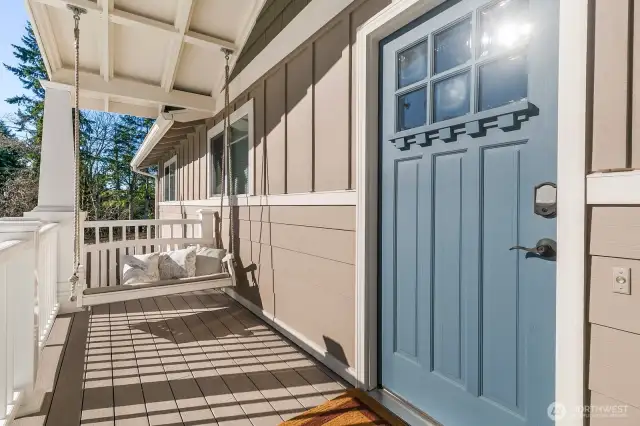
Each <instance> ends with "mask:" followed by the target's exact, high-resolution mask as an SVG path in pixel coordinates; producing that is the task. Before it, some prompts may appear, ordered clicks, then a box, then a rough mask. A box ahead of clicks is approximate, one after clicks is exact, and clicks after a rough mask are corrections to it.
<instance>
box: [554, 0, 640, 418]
mask: <svg viewBox="0 0 640 426" xmlns="http://www.w3.org/2000/svg"><path fill="white" fill-rule="evenodd" d="M634 3H635V5H634ZM593 16H594V18H593V22H594V25H593V31H594V35H593V64H594V65H593V93H592V96H593V112H592V114H593V116H592V124H593V128H592V130H593V133H592V147H591V148H592V149H591V159H590V162H589V164H588V165H587V167H588V168H589V169H590V171H592V172H603V171H605V172H606V171H611V169H614V170H618V169H629V168H639V167H640V107H636V104H637V100H636V98H637V96H638V93H640V63H639V62H638V61H640V40H638V37H640V4H638V2H636V1H635V0H619V1H608V0H596V2H595V6H594V8H593ZM634 28H635V29H634ZM560 143H562V141H560ZM587 211H588V213H589V215H588V217H587V220H588V222H587V223H588V227H589V228H588V230H587V231H588V242H589V246H588V247H589V253H588V256H589V262H588V271H587V273H588V275H587V276H588V294H589V305H588V321H589V323H590V327H589V334H588V342H589V351H588V357H589V358H588V361H589V369H588V374H589V377H588V387H589V390H590V398H591V399H590V403H591V405H593V406H595V407H602V408H603V409H605V408H606V407H610V406H615V405H626V406H628V408H627V409H626V415H625V416H621V417H617V418H612V417H610V416H594V417H593V418H591V419H590V424H591V426H605V425H606V426H626V425H637V424H640V386H639V385H638V383H640V362H638V360H640V287H639V286H640V278H636V277H640V246H638V241H639V240H640V207H638V206H630V205H617V206H606V205H602V206H600V205H599V206H590V208H588V209H587ZM614 267H626V268H630V270H631V295H623V294H618V293H614V292H613V270H612V268H614ZM634 281H635V282H634ZM558 285H562V283H558Z"/></svg>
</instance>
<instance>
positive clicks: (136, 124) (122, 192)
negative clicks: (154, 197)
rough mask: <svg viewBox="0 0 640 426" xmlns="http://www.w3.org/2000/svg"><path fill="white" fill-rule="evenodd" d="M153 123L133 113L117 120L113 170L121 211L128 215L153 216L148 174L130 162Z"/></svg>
mask: <svg viewBox="0 0 640 426" xmlns="http://www.w3.org/2000/svg"><path fill="white" fill-rule="evenodd" d="M152 124H153V121H152V120H150V119H148V118H140V117H134V116H131V115H123V116H121V117H120V119H119V120H118V123H117V124H116V128H115V134H114V140H113V144H112V147H111V158H113V160H114V161H113V164H112V167H111V169H110V174H111V176H112V177H113V186H114V189H115V191H116V192H117V195H118V197H117V200H116V202H117V203H118V205H119V209H118V215H119V216H125V215H126V218H127V219H133V218H135V217H140V216H143V217H149V214H150V212H149V210H150V209H149V203H148V198H149V185H148V182H146V181H147V180H148V178H146V177H143V176H140V175H139V174H137V173H134V172H133V171H132V170H131V168H130V166H129V165H130V164H131V160H133V157H134V156H135V155H136V152H137V151H138V148H139V147H140V144H141V143H142V141H143V140H144V137H145V135H146V134H147V132H148V131H149V129H150V128H151V125H152ZM145 188H146V193H145Z"/></svg>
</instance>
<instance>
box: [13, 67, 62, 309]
mask: <svg viewBox="0 0 640 426" xmlns="http://www.w3.org/2000/svg"><path fill="white" fill-rule="evenodd" d="M40 84H42V87H44V89H45V98H44V119H43V129H42V147H41V151H40V181H39V185H38V206H37V207H36V208H35V209H33V211H31V212H28V213H25V214H24V215H25V217H29V218H36V219H39V220H41V221H43V222H56V223H59V224H60V230H59V234H58V301H59V303H60V310H61V311H67V312H68V311H69V310H72V309H73V306H74V305H73V304H70V303H69V302H68V298H69V289H70V286H69V277H70V276H71V274H72V273H73V234H74V227H73V191H74V188H75V184H74V168H75V158H74V157H75V154H74V148H73V110H72V103H71V101H72V99H73V97H72V94H71V88H69V87H66V86H60V85H57V84H55V83H51V82H49V81H44V80H41V81H40Z"/></svg>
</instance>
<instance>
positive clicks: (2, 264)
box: [0, 219, 58, 425]
mask: <svg viewBox="0 0 640 426" xmlns="http://www.w3.org/2000/svg"><path fill="white" fill-rule="evenodd" d="M0 231H1V232H2V233H0V425H4V424H5V423H6V422H8V421H10V420H11V419H12V418H13V417H14V416H15V414H16V412H17V408H18V407H19V405H20V402H21V400H22V398H23V397H24V395H25V393H26V392H29V391H32V390H33V389H34V385H35V379H36V373H37V365H38V355H39V352H40V349H41V348H42V347H43V346H44V343H45V341H46V338H47V336H48V334H49V331H50V330H51V326H52V325H53V322H54V320H55V316H56V314H57V311H58V301H57V286H58V279H57V263H58V252H57V248H58V225H57V224H48V225H44V226H43V225H42V224H41V223H40V222H37V221H33V220H31V221H29V220H20V219H10V220H6V219H1V220H0Z"/></svg>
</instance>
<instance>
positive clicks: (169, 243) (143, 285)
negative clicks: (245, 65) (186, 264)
mask: <svg viewBox="0 0 640 426" xmlns="http://www.w3.org/2000/svg"><path fill="white" fill-rule="evenodd" d="M68 8H69V9H70V10H71V11H72V12H73V19H74V22H75V27H74V42H75V81H74V83H75V87H74V89H75V104H74V107H75V111H76V112H75V113H74V152H75V167H74V237H73V249H74V250H73V274H72V275H71V277H70V278H69V282H70V287H71V288H70V290H71V291H70V293H71V296H70V301H71V302H76V305H77V306H78V307H79V308H84V307H91V306H95V305H101V304H107V303H113V302H123V301H127V300H135V299H139V298H144V297H156V296H167V295H173V294H179V293H185V292H190V291H198V290H206V289H213V288H224V287H230V286H234V285H235V280H236V275H235V269H234V267H235V263H234V256H233V253H234V251H235V239H234V237H235V229H234V228H235V227H234V218H233V215H234V209H233V208H232V207H231V206H229V220H230V226H229V244H228V253H227V254H226V256H224V257H223V258H222V259H221V262H220V263H221V264H220V266H221V271H220V273H212V274H208V275H203V276H194V277H188V278H177V279H169V280H160V281H149V282H136V283H135V284H122V283H120V284H117V283H116V281H115V280H112V281H111V284H117V285H106V286H102V284H103V282H99V284H98V285H96V284H97V283H96V282H95V281H100V280H99V279H97V280H95V281H94V277H92V280H91V285H90V286H89V285H88V283H87V277H86V273H85V272H86V270H85V267H84V265H83V264H82V263H81V257H82V256H83V257H84V258H83V261H84V262H86V261H87V254H89V253H90V254H91V256H100V255H101V254H103V253H107V252H109V251H111V252H110V254H109V256H110V259H111V263H112V267H113V269H112V271H113V270H115V269H116V268H115V266H113V264H115V262H114V261H113V260H114V259H115V257H116V255H115V254H116V253H117V251H116V250H117V249H119V250H120V257H122V252H123V251H124V250H125V245H126V241H127V236H126V232H125V229H126V226H127V225H122V241H120V242H115V243H114V241H110V242H106V243H103V242H101V241H100V236H99V228H98V227H96V239H95V244H91V245H90V246H89V245H87V246H85V245H84V229H81V225H80V205H79V175H80V128H79V126H80V123H79V114H78V111H79V94H80V87H79V62H80V59H79V57H80V28H79V27H80V16H81V15H82V14H84V13H86V10H84V9H82V8H80V7H77V6H73V5H68ZM222 52H223V53H224V54H225V63H226V64H225V93H224V96H225V107H224V120H225V124H224V132H225V144H224V149H223V154H222V175H223V176H225V172H226V171H227V170H228V171H229V176H231V170H232V169H231V167H232V163H231V161H230V158H229V155H230V148H229V138H228V137H227V136H228V134H229V131H230V122H229V56H230V54H231V50H229V49H225V48H223V49H222ZM225 181H226V184H223V185H222V194H221V197H220V216H219V218H218V219H216V221H215V230H214V232H213V234H214V235H202V234H203V233H204V231H205V229H211V228H210V227H208V226H206V227H205V226H204V225H203V224H204V222H201V232H200V237H197V238H182V237H179V238H174V236H173V228H172V230H171V231H172V232H171V236H170V238H163V237H160V238H157V239H148V240H145V243H146V245H148V246H149V247H150V248H151V247H154V248H155V249H156V250H157V249H158V248H162V247H184V246H185V245H187V244H192V245H196V246H200V247H207V246H210V245H212V244H214V243H216V244H215V245H217V246H218V248H222V247H221V246H222V237H221V236H222V220H223V214H222V213H223V208H224V203H223V200H224V195H225V190H226V193H227V194H229V195H230V194H231V179H225ZM159 222H161V223H164V222H163V221H159ZM135 226H136V232H135V233H136V238H137V235H138V225H135ZM112 232H113V231H112V230H110V235H112V234H111V233H112ZM147 232H148V235H150V234H151V226H148V227H147ZM218 235H219V236H220V238H216V237H217V236H218ZM157 236H158V225H157V224H156V237H157ZM110 240H111V238H110ZM83 246H84V247H85V252H86V253H83V252H82V250H81V247H83ZM87 247H88V248H87ZM126 250H128V248H127V249H126ZM104 258H105V259H106V256H105V257H104ZM105 263H106V262H105ZM96 264H97V262H96ZM117 269H120V268H117ZM118 273H119V272H118ZM92 275H93V274H92ZM96 275H97V274H96ZM120 278H121V277H120ZM120 281H122V280H121V279H120Z"/></svg>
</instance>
